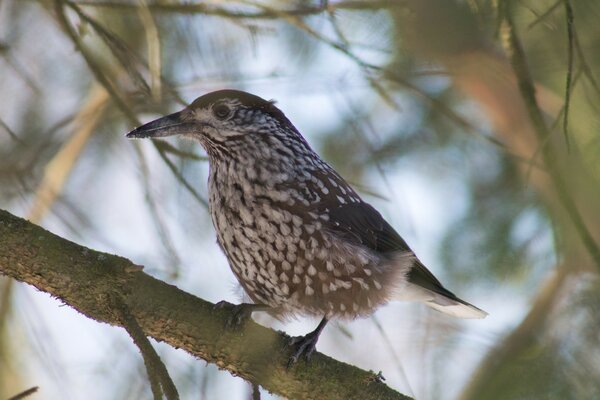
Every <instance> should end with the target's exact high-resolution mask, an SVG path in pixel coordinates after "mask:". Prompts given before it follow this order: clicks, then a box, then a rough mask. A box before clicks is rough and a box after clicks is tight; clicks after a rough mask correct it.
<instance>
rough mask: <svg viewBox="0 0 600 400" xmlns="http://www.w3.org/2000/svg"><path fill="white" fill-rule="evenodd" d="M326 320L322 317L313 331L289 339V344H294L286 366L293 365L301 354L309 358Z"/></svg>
mask: <svg viewBox="0 0 600 400" xmlns="http://www.w3.org/2000/svg"><path fill="white" fill-rule="evenodd" d="M327 322H329V320H328V319H327V317H323V319H322V320H321V322H319V325H318V326H317V328H316V329H315V330H314V331H312V332H310V333H308V334H306V335H304V336H296V337H293V338H292V339H291V340H290V345H291V346H295V350H294V352H293V353H292V355H291V357H290V359H289V361H288V368H289V367H291V366H292V365H294V364H295V363H296V362H297V361H298V360H299V359H300V357H302V356H304V357H305V358H306V359H307V360H310V357H311V356H312V353H314V351H315V349H316V347H317V341H318V340H319V336H320V335H321V332H323V329H324V328H325V325H327Z"/></svg>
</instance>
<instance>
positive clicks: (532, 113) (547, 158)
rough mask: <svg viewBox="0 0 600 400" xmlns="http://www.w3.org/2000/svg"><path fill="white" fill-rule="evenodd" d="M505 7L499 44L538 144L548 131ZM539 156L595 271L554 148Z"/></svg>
mask: <svg viewBox="0 0 600 400" xmlns="http://www.w3.org/2000/svg"><path fill="white" fill-rule="evenodd" d="M508 3H509V2H508V1H506V0H505V1H502V2H501V3H500V5H499V7H498V8H499V14H500V16H501V20H502V30H503V32H504V37H505V38H506V40H504V41H503V43H502V44H503V46H504V49H505V51H506V53H507V54H508V56H509V58H510V61H511V64H512V66H513V70H514V72H515V76H516V78H517V82H518V86H519V90H520V92H521V96H522V98H523V100H524V102H525V106H526V108H527V112H528V114H529V118H530V120H531V122H532V124H533V128H534V131H535V133H536V135H537V137H538V140H539V141H544V140H545V138H547V137H549V136H550V131H549V129H548V127H547V126H546V123H545V121H544V117H543V115H542V112H541V110H540V108H539V106H538V104H537V99H536V97H535V86H534V85H533V79H532V78H531V74H530V72H529V68H528V66H527V61H526V58H525V52H524V50H523V46H522V45H521V41H520V39H519V37H518V36H517V32H516V26H515V25H514V22H513V20H512V16H511V14H510V10H509V5H508ZM542 156H543V159H544V164H545V166H546V168H547V169H548V172H549V174H550V177H551V179H552V183H553V185H554V188H555V190H556V193H557V195H558V199H559V201H560V203H561V204H562V205H563V207H564V208H565V210H566V211H567V214H568V215H569V217H570V218H571V221H572V223H573V225H574V227H575V230H576V232H577V233H578V234H579V236H580V238H581V240H582V242H583V245H584V246H585V248H586V249H587V251H588V252H589V254H590V255H591V257H592V259H593V260H594V263H595V264H596V266H597V267H598V268H600V248H599V247H598V244H597V243H596V242H595V240H594V237H593V236H592V235H591V233H590V231H589V229H588V228H587V226H586V224H585V222H584V220H583V217H582V216H581V213H580V212H579V210H578V208H577V205H576V204H575V202H574V200H573V198H572V197H571V195H570V193H569V191H568V188H567V185H566V182H565V180H564V177H563V176H562V173H561V171H560V169H559V168H558V165H557V164H556V162H557V156H556V154H555V153H554V148H553V147H552V145H551V143H548V145H546V146H544V147H543V149H542Z"/></svg>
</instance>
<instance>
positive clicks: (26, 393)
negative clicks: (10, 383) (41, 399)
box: [8, 386, 39, 400]
mask: <svg viewBox="0 0 600 400" xmlns="http://www.w3.org/2000/svg"><path fill="white" fill-rule="evenodd" d="M38 389H39V387H38V386H34V387H32V388H29V389H27V390H25V391H23V392H21V393H19V394H16V395H14V396H13V397H11V398H9V399H8V400H22V399H24V398H25V397H29V396H31V395H32V394H34V393H35V392H37V391H38Z"/></svg>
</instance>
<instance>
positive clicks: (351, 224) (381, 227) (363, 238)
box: [324, 201, 412, 253]
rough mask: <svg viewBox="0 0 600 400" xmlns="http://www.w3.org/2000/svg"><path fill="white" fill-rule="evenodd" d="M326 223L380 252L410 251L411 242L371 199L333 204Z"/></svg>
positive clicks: (349, 238) (337, 233)
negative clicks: (402, 235)
mask: <svg viewBox="0 0 600 400" xmlns="http://www.w3.org/2000/svg"><path fill="white" fill-rule="evenodd" d="M325 212H326V215H327V216H328V219H327V221H326V222H325V224H324V225H325V227H326V229H328V230H329V231H331V232H332V233H334V234H336V235H337V236H341V237H343V238H344V239H345V240H349V241H351V242H354V243H356V244H359V245H363V246H366V247H368V248H370V249H372V250H375V251H377V252H379V253H388V252H398V251H409V252H412V250H411V249H410V247H409V246H408V244H406V242H405V241H404V239H402V237H401V236H400V235H399V234H398V232H396V231H395V230H394V228H392V226H391V225H390V224H389V223H388V222H387V221H386V220H385V219H384V218H383V217H382V216H381V214H380V213H379V212H378V211H377V210H376V209H375V208H373V206H371V205H370V204H368V203H365V202H363V201H359V202H353V203H348V204H335V205H330V206H328V207H327V208H326V210H325Z"/></svg>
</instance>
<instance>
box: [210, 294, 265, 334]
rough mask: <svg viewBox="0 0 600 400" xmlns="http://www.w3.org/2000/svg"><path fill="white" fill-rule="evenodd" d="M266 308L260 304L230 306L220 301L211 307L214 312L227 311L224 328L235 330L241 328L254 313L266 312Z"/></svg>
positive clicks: (226, 302) (228, 303)
mask: <svg viewBox="0 0 600 400" xmlns="http://www.w3.org/2000/svg"><path fill="white" fill-rule="evenodd" d="M267 308H268V307H267V306H264V305H262V304H250V303H241V304H232V303H230V302H228V301H225V300H221V301H219V302H218V303H217V304H215V306H214V307H213V309H214V310H227V311H229V316H228V317H227V321H226V322H225V327H226V328H228V329H235V328H240V327H242V326H243V325H244V324H245V323H246V322H247V321H248V320H249V319H250V317H251V316H252V313H253V312H254V311H261V310H266V309H267Z"/></svg>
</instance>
